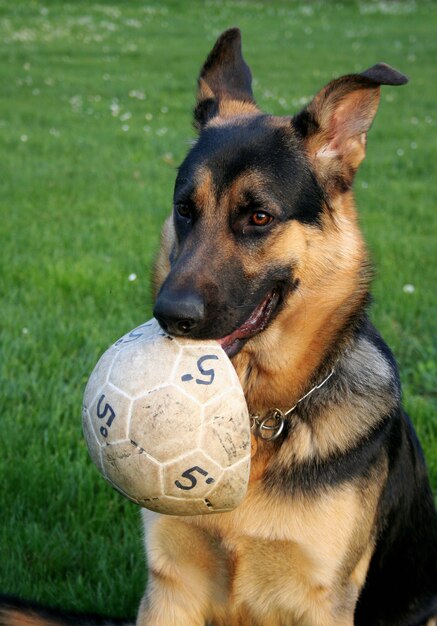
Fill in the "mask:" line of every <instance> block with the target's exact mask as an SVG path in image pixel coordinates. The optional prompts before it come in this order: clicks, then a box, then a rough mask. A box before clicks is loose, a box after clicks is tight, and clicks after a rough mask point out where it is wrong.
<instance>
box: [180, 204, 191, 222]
mask: <svg viewBox="0 0 437 626" xmlns="http://www.w3.org/2000/svg"><path fill="white" fill-rule="evenodd" d="M176 211H177V213H178V215H180V216H181V217H183V218H185V219H186V220H189V219H191V216H192V214H191V208H190V207H189V206H188V205H187V204H178V205H177V207H176Z"/></svg>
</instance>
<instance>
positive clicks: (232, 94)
mask: <svg viewBox="0 0 437 626" xmlns="http://www.w3.org/2000/svg"><path fill="white" fill-rule="evenodd" d="M197 84H198V90H197V104H196V107H195V109H194V126H195V127H196V128H197V129H198V130H201V129H202V128H203V127H204V126H205V125H206V124H207V123H208V121H209V120H210V119H211V118H213V117H215V116H216V115H220V116H222V117H232V116H235V115H241V114H244V113H253V112H256V111H258V109H257V107H256V104H255V101H254V98H253V93H252V74H251V72H250V69H249V66H248V65H247V64H246V62H245V60H244V59H243V55H242V51H241V32H240V30H239V29H238V28H230V29H229V30H226V31H225V32H224V33H222V34H221V35H220V37H219V38H218V39H217V41H216V43H215V46H214V48H213V49H212V50H211V52H210V53H209V56H208V58H207V59H206V61H205V63H204V65H203V67H202V70H201V72H200V76H199V80H198V83H197Z"/></svg>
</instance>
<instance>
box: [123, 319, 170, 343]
mask: <svg viewBox="0 0 437 626" xmlns="http://www.w3.org/2000/svg"><path fill="white" fill-rule="evenodd" d="M162 333H163V331H162V329H161V327H160V325H159V324H158V322H157V321H156V320H155V319H154V318H152V319H151V320H149V321H148V322H145V323H144V324H141V326H137V327H136V328H134V329H133V330H131V331H130V332H128V333H126V334H125V335H123V337H120V339H118V341H116V342H115V343H114V344H113V348H118V349H122V348H124V347H126V346H129V345H131V344H133V343H139V342H140V341H150V340H151V339H153V337H156V336H157V335H159V334H162Z"/></svg>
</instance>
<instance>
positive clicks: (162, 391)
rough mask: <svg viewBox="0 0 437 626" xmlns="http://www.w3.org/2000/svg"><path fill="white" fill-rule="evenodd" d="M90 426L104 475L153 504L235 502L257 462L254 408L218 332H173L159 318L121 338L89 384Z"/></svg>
mask: <svg viewBox="0 0 437 626" xmlns="http://www.w3.org/2000/svg"><path fill="white" fill-rule="evenodd" d="M82 416H83V429H84V434H85V438H86V441H87V444H88V449H89V452H90V455H91V458H92V459H93V461H94V463H95V464H96V466H97V468H98V469H99V470H100V472H101V473H102V474H103V476H104V477H105V478H106V479H107V480H108V481H109V482H110V483H111V485H112V486H113V487H115V488H116V489H117V490H118V491H120V492H121V493H122V494H123V495H125V496H126V497H127V498H129V499H130V500H133V501H134V502H136V503H137V504H140V505H141V506H144V507H146V508H148V509H151V510H153V511H158V512H160V513H167V514H173V515H198V514H203V513H214V512H219V511H228V510H231V509H233V508H235V507H236V506H237V505H238V504H239V503H240V502H241V500H242V499H243V497H244V495H245V493H246V490H247V483H248V478H249V469H250V428H249V415H248V410H247V405H246V401H245V399H244V394H243V390H242V388H241V386H240V382H239V380H238V377H237V374H236V372H235V370H234V368H233V366H232V364H231V362H230V360H229V359H228V357H227V356H226V354H225V352H224V351H223V350H222V348H221V347H220V345H219V344H218V343H217V342H215V341H194V340H190V339H182V338H179V337H178V338H174V337H170V336H169V335H167V334H166V333H165V332H164V331H163V330H162V329H161V327H160V326H159V324H158V322H157V321H156V320H155V319H152V320H150V321H148V322H146V323H145V324H143V325H142V326H139V327H138V328H135V329H134V330H132V331H131V332H129V333H127V334H126V335H125V336H124V337H122V338H121V339H119V340H118V341H116V342H115V343H114V344H113V345H112V346H111V347H110V348H109V349H108V350H107V351H106V352H105V353H104V354H103V356H102V357H101V358H100V360H99V362H98V363H97V365H96V367H95V369H94V371H93V372H92V374H91V376H90V379H89V381H88V384H87V387H86V389H85V395H84V402H83V411H82Z"/></svg>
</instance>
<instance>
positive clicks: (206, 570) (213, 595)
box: [137, 511, 229, 626]
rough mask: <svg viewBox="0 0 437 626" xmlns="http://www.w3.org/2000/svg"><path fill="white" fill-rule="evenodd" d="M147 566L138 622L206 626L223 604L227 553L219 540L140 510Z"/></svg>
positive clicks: (157, 625)
mask: <svg viewBox="0 0 437 626" xmlns="http://www.w3.org/2000/svg"><path fill="white" fill-rule="evenodd" d="M144 521H145V526H146V552H147V561H148V568H149V579H148V584H147V589H146V592H145V595H144V598H143V601H142V603H141V606H140V610H139V613H138V618H137V626H204V625H205V623H208V621H209V619H208V618H209V616H210V615H211V613H212V610H213V605H217V604H223V603H225V602H226V597H227V591H228V585H229V578H228V567H227V563H226V557H225V554H224V552H223V550H222V549H221V548H220V546H219V545H218V543H217V541H216V540H214V538H213V537H212V536H211V535H210V534H209V533H207V532H205V531H204V530H203V529H201V528H199V527H197V526H196V525H194V524H192V523H190V522H189V521H185V520H183V519H181V518H175V517H166V516H160V515H156V514H153V513H150V512H148V511H145V512H144Z"/></svg>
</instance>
